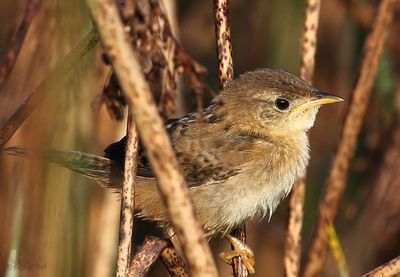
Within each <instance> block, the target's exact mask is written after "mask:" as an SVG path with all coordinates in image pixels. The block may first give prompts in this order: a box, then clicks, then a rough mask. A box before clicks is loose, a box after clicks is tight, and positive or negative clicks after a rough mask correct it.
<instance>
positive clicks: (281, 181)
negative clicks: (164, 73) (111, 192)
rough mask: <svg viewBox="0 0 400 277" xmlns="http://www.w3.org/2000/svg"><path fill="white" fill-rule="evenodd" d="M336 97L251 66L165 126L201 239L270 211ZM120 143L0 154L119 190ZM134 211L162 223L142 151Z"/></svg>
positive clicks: (300, 166)
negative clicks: (97, 148) (100, 149)
mask: <svg viewBox="0 0 400 277" xmlns="http://www.w3.org/2000/svg"><path fill="white" fill-rule="evenodd" d="M340 101H343V99H342V98H340V97H337V96H334V95H331V94H327V93H321V92H319V91H317V90H316V89H314V88H313V87H311V86H310V85H309V84H307V83H306V82H305V81H303V80H302V79H300V78H298V77H296V76H294V75H293V74H291V73H288V72H286V71H283V70H277V69H259V70H256V71H253V72H248V73H245V74H243V75H241V76H239V78H237V79H235V80H233V81H231V82H229V83H228V84H227V85H226V87H225V88H224V89H223V91H222V92H221V93H220V95H219V96H218V100H217V101H214V102H213V103H212V104H211V105H210V106H209V107H208V108H206V109H205V110H204V114H203V117H202V118H201V117H200V116H199V115H198V114H197V113H191V114H188V115H187V116H185V117H182V118H180V119H177V120H172V121H171V122H170V123H169V124H168V125H167V126H166V128H167V131H168V133H169V135H170V139H171V143H172V146H173V148H174V150H175V153H176V156H177V159H178V162H179V164H180V166H181V169H182V172H183V174H184V176H185V178H186V181H187V184H188V186H189V189H190V194H191V198H192V201H193V205H194V208H195V210H196V212H197V218H198V220H199V221H200V223H201V224H202V226H203V228H204V231H205V233H206V235H207V236H208V237H212V236H215V235H216V234H221V235H223V236H225V235H227V234H228V233H229V232H230V231H231V230H232V229H233V228H235V227H237V226H239V225H240V224H242V223H243V222H245V221H247V220H249V219H252V218H256V217H257V218H262V217H264V216H266V215H268V216H269V217H270V216H271V214H272V213H273V211H274V210H275V208H276V207H277V205H278V204H279V203H280V202H281V200H282V199H283V198H284V197H285V196H286V195H287V194H288V193H289V191H290V190H291V188H292V185H293V183H294V181H295V180H296V178H298V177H300V176H302V175H303V174H304V172H305V169H306V166H307V164H308V160H309V142H308V137H307V134H306V133H307V130H309V129H310V128H311V127H312V126H313V124H314V121H315V116H316V114H317V112H318V109H319V108H320V106H321V105H323V104H329V103H335V102H340ZM125 143H126V140H125V138H124V139H122V140H121V141H119V142H117V143H114V144H111V145H110V146H109V147H108V148H107V149H106V150H105V153H106V155H105V157H98V156H94V155H89V154H84V153H81V152H63V151H57V150H47V151H42V150H41V151H35V150H25V149H22V148H15V147H12V148H8V149H6V150H4V151H6V152H8V153H11V154H15V155H30V156H34V157H38V158H45V159H47V160H51V161H53V162H55V163H58V164H61V165H62V166H65V167H67V168H70V169H72V170H74V171H78V172H80V173H83V174H84V175H86V176H89V177H92V178H94V179H96V180H97V181H99V182H100V183H102V184H103V185H104V186H105V187H111V188H120V187H121V185H122V182H123V166H124V164H123V163H124V153H125ZM136 210H137V215H138V216H140V217H142V218H145V219H148V220H151V221H156V222H157V223H159V224H160V225H162V226H166V227H168V216H167V213H166V210H165V208H164V206H163V202H162V201H161V197H160V194H159V191H158V188H157V180H156V179H155V177H154V175H153V173H152V170H151V167H150V165H149V163H148V161H147V158H146V156H145V154H144V151H143V149H141V150H140V153H139V164H138V172H137V179H136ZM231 254H232V253H231ZM224 257H225V258H230V257H232V255H228V256H224ZM250 266H251V265H250ZM250 270H251V269H250Z"/></svg>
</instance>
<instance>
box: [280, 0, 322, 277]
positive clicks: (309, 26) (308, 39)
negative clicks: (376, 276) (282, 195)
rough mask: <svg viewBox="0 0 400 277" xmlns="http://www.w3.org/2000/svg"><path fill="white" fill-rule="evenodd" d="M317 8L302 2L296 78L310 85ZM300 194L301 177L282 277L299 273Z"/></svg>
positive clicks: (315, 2)
mask: <svg viewBox="0 0 400 277" xmlns="http://www.w3.org/2000/svg"><path fill="white" fill-rule="evenodd" d="M320 6H321V3H320V0H306V5H305V13H304V25H303V35H302V43H301V58H300V77H301V78H303V79H304V80H306V81H307V82H308V83H310V84H311V83H312V80H313V75H314V65H315V61H314V60H315V52H316V45H317V29H318V20H319V11H320ZM304 194H305V177H302V178H299V179H298V180H297V181H296V182H295V183H294V185H293V189H292V192H291V195H290V201H289V207H290V210H289V220H288V227H287V235H286V242H285V254H284V268H285V276H287V277H296V276H299V273H300V257H301V229H302V225H303V207H304Z"/></svg>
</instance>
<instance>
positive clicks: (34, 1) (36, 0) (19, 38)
mask: <svg viewBox="0 0 400 277" xmlns="http://www.w3.org/2000/svg"><path fill="white" fill-rule="evenodd" d="M40 2H41V1H40V0H28V3H27V5H26V9H25V13H24V16H23V17H22V20H21V22H20V24H19V26H18V28H17V30H16V31H15V33H14V35H13V37H12V38H11V41H10V45H9V46H8V49H7V52H6V54H5V56H4V58H3V61H2V63H1V65H0V89H1V88H2V87H3V85H4V83H5V82H6V80H7V78H8V76H9V75H10V73H11V71H12V69H13V67H14V64H15V61H16V60H17V57H18V54H19V50H21V46H22V44H23V43H24V40H25V37H26V34H27V32H28V30H29V27H30V26H31V22H32V19H33V17H34V16H35V14H36V12H37V11H38V10H39V7H40Z"/></svg>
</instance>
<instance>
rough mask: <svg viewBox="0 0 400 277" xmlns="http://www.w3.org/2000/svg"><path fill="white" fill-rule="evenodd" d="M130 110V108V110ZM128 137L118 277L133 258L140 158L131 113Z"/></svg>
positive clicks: (125, 273) (126, 271)
mask: <svg viewBox="0 0 400 277" xmlns="http://www.w3.org/2000/svg"><path fill="white" fill-rule="evenodd" d="M129 110H130V108H129ZM126 135H127V137H128V142H127V147H126V155H125V169H124V184H123V186H122V198H121V219H120V227H119V242H118V255H117V269H116V275H117V276H120V277H123V276H126V275H127V273H128V271H129V266H130V260H131V259H130V257H131V242H132V240H133V217H134V211H135V178H136V170H137V157H138V137H137V134H136V128H135V123H134V122H133V121H132V116H131V114H130V113H129V115H128V122H127V131H126Z"/></svg>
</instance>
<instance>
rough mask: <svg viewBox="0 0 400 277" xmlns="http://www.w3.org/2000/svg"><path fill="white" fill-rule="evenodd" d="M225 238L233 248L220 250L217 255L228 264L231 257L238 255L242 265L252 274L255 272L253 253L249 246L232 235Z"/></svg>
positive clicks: (230, 262)
mask: <svg viewBox="0 0 400 277" xmlns="http://www.w3.org/2000/svg"><path fill="white" fill-rule="evenodd" d="M225 238H226V239H227V240H228V241H229V242H230V243H231V244H232V246H233V250H231V251H226V252H221V253H220V254H219V257H220V258H221V259H222V260H223V261H224V262H226V263H228V264H232V258H234V257H240V258H241V259H242V261H243V265H244V266H245V267H246V268H247V270H248V271H249V273H250V274H253V273H254V272H255V271H254V264H255V261H254V253H253V251H251V249H250V247H249V246H247V245H246V244H245V243H243V242H241V241H240V240H239V239H237V238H235V237H233V236H230V235H227V236H225Z"/></svg>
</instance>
